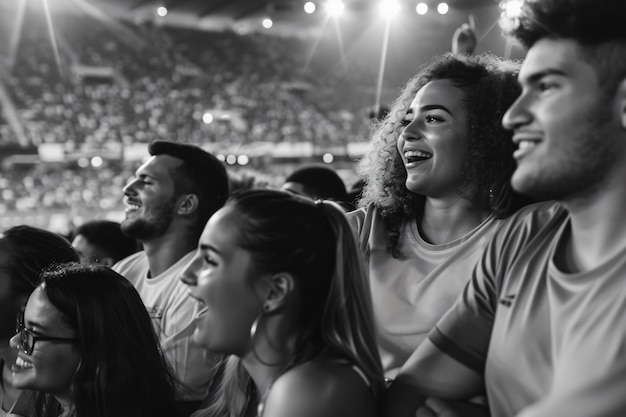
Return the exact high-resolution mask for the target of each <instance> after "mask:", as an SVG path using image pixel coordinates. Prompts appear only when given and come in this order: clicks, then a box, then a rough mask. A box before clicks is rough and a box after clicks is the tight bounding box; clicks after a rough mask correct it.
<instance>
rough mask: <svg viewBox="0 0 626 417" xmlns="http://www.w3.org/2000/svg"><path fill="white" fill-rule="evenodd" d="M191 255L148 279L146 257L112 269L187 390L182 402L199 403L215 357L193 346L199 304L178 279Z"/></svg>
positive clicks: (134, 257) (135, 256)
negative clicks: (132, 293)
mask: <svg viewBox="0 0 626 417" xmlns="http://www.w3.org/2000/svg"><path fill="white" fill-rule="evenodd" d="M194 253H195V251H191V252H189V253H188V254H186V255H185V256H183V257H182V258H181V259H179V260H178V261H177V262H176V263H175V264H174V265H172V266H170V267H169V268H168V269H167V270H166V271H164V272H163V273H162V274H160V275H158V276H156V277H152V278H148V273H149V266H148V257H147V256H146V254H145V252H143V251H141V252H138V253H135V254H133V255H131V256H129V257H127V258H125V259H122V260H121V261H119V262H118V263H117V264H115V265H114V266H113V269H114V270H115V271H117V272H118V273H119V274H121V275H123V276H125V277H126V278H127V279H128V280H129V281H130V282H132V283H133V285H134V286H135V288H136V289H137V292H138V293H139V295H141V298H142V300H143V302H144V304H145V306H146V309H147V310H148V313H149V314H150V317H151V318H152V323H153V324H154V326H155V330H156V331H157V334H158V335H159V341H160V342H161V347H162V349H163V352H164V354H165V357H166V358H167V360H168V361H169V363H170V364H171V366H172V367H173V368H174V371H175V375H176V377H177V378H178V380H179V381H180V382H182V383H183V384H184V385H185V386H186V388H187V390H185V391H183V392H182V396H183V399H184V400H189V401H191V400H201V399H202V398H204V397H205V396H206V395H207V390H208V387H209V384H210V382H211V378H212V377H213V373H214V365H215V363H216V357H215V356H214V355H211V354H209V353H207V351H206V350H204V349H202V348H201V347H199V346H197V345H196V344H195V343H193V340H192V339H191V336H192V335H193V332H194V329H195V319H194V318H195V317H197V314H198V312H199V308H200V307H199V304H198V303H197V302H196V301H195V300H194V299H192V298H190V297H189V294H188V289H187V286H186V285H185V284H183V283H182V282H181V281H180V279H179V277H180V274H181V273H182V272H183V270H184V269H185V267H186V266H187V264H188V263H189V262H190V261H191V259H192V258H193V256H194Z"/></svg>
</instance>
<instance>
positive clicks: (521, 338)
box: [429, 203, 626, 417]
mask: <svg viewBox="0 0 626 417" xmlns="http://www.w3.org/2000/svg"><path fill="white" fill-rule="evenodd" d="M569 227H570V219H569V216H568V214H567V212H566V211H565V210H564V209H563V208H562V206H560V205H559V204H556V203H551V204H540V205H536V206H530V207H528V208H526V209H522V211H520V212H519V213H518V214H517V215H515V216H514V217H513V218H511V219H510V221H509V222H507V224H506V225H504V226H503V227H502V228H501V229H500V230H499V231H498V232H497V233H496V234H495V236H494V239H493V241H492V242H491V244H490V245H489V246H488V248H487V250H486V252H485V256H484V258H483V259H482V260H481V262H480V263H479V264H478V267H477V269H476V271H475V272H474V273H473V277H472V279H471V281H470V284H469V285H468V287H467V288H466V290H465V291H464V293H463V296H462V297H460V298H459V300H458V301H457V303H456V304H455V306H454V307H453V308H452V309H451V310H450V311H449V312H448V313H447V314H446V315H445V317H444V318H443V319H442V321H441V322H440V323H438V324H437V327H436V329H434V330H433V332H432V333H431V335H429V339H430V340H431V341H432V342H433V343H434V344H435V345H436V346H437V347H438V348H439V350H441V351H442V352H445V354H447V355H449V356H451V357H453V358H454V359H456V360H457V361H459V362H461V363H463V364H465V365H466V366H468V367H470V368H472V369H474V370H476V371H477V372H480V373H482V372H483V371H484V375H485V383H486V387H487V397H488V398H489V405H490V409H491V415H492V416H493V417H513V416H516V417H554V416H567V417H591V416H593V417H624V416H626V251H623V252H622V253H621V254H619V255H618V256H616V257H615V258H613V259H611V260H610V261H609V262H606V263H605V264H604V265H601V266H600V267H598V268H595V269H593V270H591V271H585V272H578V273H564V272H562V271H561V270H559V268H558V267H557V266H556V265H555V263H554V254H555V250H556V249H557V247H559V245H563V242H564V241H566V240H567V239H568V238H569V232H570V230H569ZM624 238H625V239H626V237H624Z"/></svg>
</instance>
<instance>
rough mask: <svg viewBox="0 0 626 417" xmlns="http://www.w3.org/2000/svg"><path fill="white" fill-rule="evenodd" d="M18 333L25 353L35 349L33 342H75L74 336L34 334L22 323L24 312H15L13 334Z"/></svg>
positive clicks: (30, 352) (29, 353)
mask: <svg viewBox="0 0 626 417" xmlns="http://www.w3.org/2000/svg"><path fill="white" fill-rule="evenodd" d="M18 333H19V335H20V344H19V347H20V348H21V350H22V352H24V353H25V354H27V355H31V354H32V353H33V350H34V349H35V343H37V342H38V341H40V340H41V341H46V342H56V343H74V342H76V340H77V339H76V338H70V337H53V336H39V335H36V334H34V333H33V332H32V331H31V330H28V329H27V328H26V324H25V323H24V313H23V312H20V313H18V314H17V318H16V323H15V334H18ZM29 339H31V340H32V343H30V344H28V345H29V346H27V344H26V343H25V341H26V342H28V340H29Z"/></svg>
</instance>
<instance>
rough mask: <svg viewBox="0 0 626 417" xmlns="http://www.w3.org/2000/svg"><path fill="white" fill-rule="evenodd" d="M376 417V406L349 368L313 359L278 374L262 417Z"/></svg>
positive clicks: (367, 390)
mask: <svg viewBox="0 0 626 417" xmlns="http://www.w3.org/2000/svg"><path fill="white" fill-rule="evenodd" d="M293 416H299V417H322V416H323V417H352V416H354V417H357V416H359V417H376V416H378V404H377V403H376V402H375V400H374V397H373V395H372V391H371V390H370V388H369V387H368V386H367V385H366V383H365V380H364V379H363V378H362V377H361V376H360V375H359V373H358V372H357V371H356V370H355V369H353V368H352V367H351V366H350V365H346V364H341V363H337V362H334V361H329V360H325V359H319V360H313V361H311V362H308V363H306V364H303V365H300V366H298V367H295V368H293V369H291V370H289V371H288V372H286V373H285V374H283V375H281V376H280V377H279V378H278V379H277V380H276V381H275V382H274V385H273V386H272V389H271V391H270V393H269V395H268V397H267V399H266V402H265V409H264V412H263V417H293Z"/></svg>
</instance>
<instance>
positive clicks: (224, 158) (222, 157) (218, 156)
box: [217, 153, 226, 162]
mask: <svg viewBox="0 0 626 417" xmlns="http://www.w3.org/2000/svg"><path fill="white" fill-rule="evenodd" d="M217 159H219V160H220V161H222V162H226V157H225V156H224V154H222V153H220V154H217Z"/></svg>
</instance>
